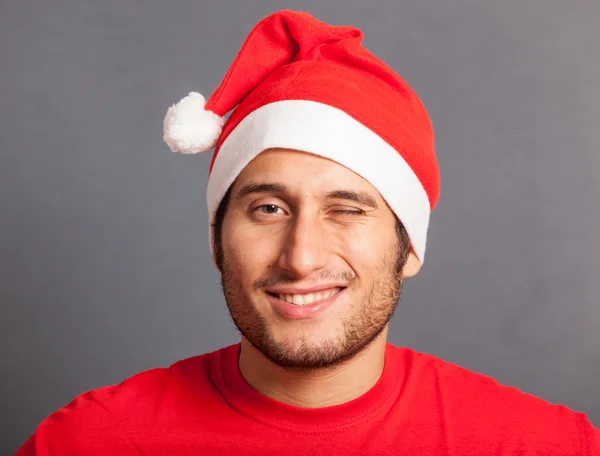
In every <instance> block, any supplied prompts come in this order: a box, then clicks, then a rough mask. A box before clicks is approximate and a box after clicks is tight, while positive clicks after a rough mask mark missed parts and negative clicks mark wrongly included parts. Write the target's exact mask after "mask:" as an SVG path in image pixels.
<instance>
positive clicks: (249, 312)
mask: <svg viewBox="0 0 600 456" xmlns="http://www.w3.org/2000/svg"><path fill="white" fill-rule="evenodd" d="M387 252H399V249H398V247H397V246H396V247H395V248H394V249H389V250H387ZM399 257H400V254H399V253H397V254H396V255H395V256H393V255H390V254H389V253H388V254H386V255H385V257H384V259H383V260H382V262H381V265H382V266H381V268H380V270H379V271H377V273H376V274H374V277H376V280H375V281H374V282H373V283H372V284H371V286H370V287H368V289H366V290H364V291H363V296H362V299H361V300H360V302H354V303H352V305H351V310H350V314H349V316H348V317H346V318H345V319H344V320H343V321H342V328H343V330H342V334H341V335H339V336H337V337H336V338H333V339H327V340H324V341H322V343H321V344H319V345H318V346H314V345H310V344H309V343H308V341H307V340H306V337H303V336H299V337H300V340H295V341H293V342H287V341H277V340H275V339H274V337H273V335H272V333H271V332H270V330H269V325H268V322H267V321H266V319H265V318H264V316H263V315H261V314H260V312H259V311H258V310H257V309H256V308H255V307H254V305H253V304H252V302H251V300H250V299H249V297H248V293H247V292H246V291H244V289H243V287H242V284H241V282H240V280H239V278H238V277H237V276H236V274H234V273H233V272H232V271H231V268H229V267H228V264H227V258H226V255H225V256H224V258H223V264H222V269H221V285H222V288H223V294H224V296H225V301H226V303H227V309H228V310H229V314H230V316H231V319H232V320H233V323H234V324H235V326H236V327H237V329H238V331H239V332H240V334H241V335H242V336H243V337H245V338H246V339H247V340H248V342H250V343H251V344H252V345H253V346H254V347H255V348H256V349H257V350H258V351H259V352H261V353H262V354H263V356H265V357H266V358H267V359H269V360H270V361H271V362H273V363H274V364H276V365H278V366H280V367H282V368H285V369H289V370H312V369H324V368H331V367H334V366H337V365H340V364H343V363H344V362H345V361H348V360H349V359H351V358H353V357H354V356H356V355H357V354H358V353H360V352H361V351H363V350H364V349H365V348H367V347H368V346H369V344H370V343H371V342H372V341H373V340H375V339H376V338H377V336H379V335H380V334H381V333H382V331H383V330H384V329H385V328H386V326H387V324H388V323H389V321H390V320H391V318H392V316H393V315H394V312H395V310H396V307H397V305H398V300H399V298H400V293H401V290H402V274H401V270H402V266H403V264H400V258H399ZM315 278H318V279H320V280H342V281H345V282H346V283H348V285H349V287H348V288H350V286H351V285H352V284H353V283H355V282H356V281H357V280H356V276H355V275H354V274H353V273H349V272H348V271H343V272H341V273H334V272H333V271H329V270H323V271H320V272H319V273H318V274H316V275H315ZM295 280H297V279H294V278H293V277H289V276H285V275H280V276H268V277H261V278H259V279H257V280H256V281H255V282H254V286H253V288H254V289H261V288H267V287H272V286H274V285H277V284H286V283H292V282H294V281H295Z"/></svg>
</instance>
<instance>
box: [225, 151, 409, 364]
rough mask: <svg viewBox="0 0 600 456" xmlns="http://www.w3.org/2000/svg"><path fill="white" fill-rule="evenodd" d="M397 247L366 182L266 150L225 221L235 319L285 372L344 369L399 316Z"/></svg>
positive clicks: (391, 225) (299, 156) (331, 166)
mask: <svg viewBox="0 0 600 456" xmlns="http://www.w3.org/2000/svg"><path fill="white" fill-rule="evenodd" d="M398 242H399V241H398V237H397V234H396V229H395V218H394V214H393V213H392V211H391V210H390V209H389V207H388V206H387V204H386V203H385V201H384V200H383V198H382V197H381V196H380V195H379V193H378V192H377V191H376V190H375V188H374V187H373V186H372V185H371V184H370V183H368V182H367V181H366V180H364V179H363V178H361V177H360V176H358V175H357V174H355V173H354V172H352V171H350V170H349V169H347V168H345V167H344V166H342V165H340V164H338V163H336V162H333V161H331V160H328V159H325V158H321V157H318V156H315V155H312V154H307V153H303V152H296V151H289V150H269V151H265V152H263V153H261V154H260V155H258V156H257V157H256V158H255V159H254V160H253V161H252V162H250V163H249V164H248V165H247V166H246V168H245V169H244V170H243V171H242V173H241V174H240V175H239V176H238V178H237V180H236V182H235V183H234V185H233V187H232V188H231V192H230V200H229V202H228V208H227V212H226V213H225V217H224V220H223V225H222V232H221V246H222V252H223V262H222V270H221V273H222V283H223V291H224V294H225V299H226V301H227V306H228V309H229V312H230V314H231V317H232V319H233V321H234V323H235V324H236V326H237V327H238V329H239V331H240V332H241V333H242V335H243V336H244V337H245V338H246V339H247V340H248V341H249V342H250V343H251V344H252V345H253V346H254V347H256V348H257V349H258V350H259V351H260V352H261V353H263V354H264V355H265V356H266V357H267V358H268V359H270V360H271V361H273V362H274V363H276V364H278V365H280V366H282V367H288V368H296V369H313V368H318V367H326V366H332V365H335V364H339V363H340V362H343V361H345V360H347V359H349V358H351V357H352V356H354V355H355V354H357V353H358V352H360V351H361V350H362V349H363V348H365V347H366V346H367V345H368V344H369V343H370V342H371V341H372V340H373V339H375V338H376V337H377V336H378V335H379V334H381V332H382V331H383V330H384V329H385V328H386V326H387V324H388V322H389V320H390V318H391V316H392V314H393V312H394V309H395V307H396V303H397V301H398V298H399V295H400V289H401V279H402V273H401V271H399V270H398V265H397V261H398V256H399V254H400V250H401V246H399V245H398ZM411 255H413V254H412V253H411ZM409 263H410V264H412V265H413V266H411V267H412V268H413V269H415V266H414V264H415V262H414V261H412V262H410V261H409ZM414 273H416V270H414V271H409V274H406V269H405V271H404V275H414Z"/></svg>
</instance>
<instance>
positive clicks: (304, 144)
mask: <svg viewBox="0 0 600 456" xmlns="http://www.w3.org/2000/svg"><path fill="white" fill-rule="evenodd" d="M361 39H362V34H361V32H360V31H359V30H357V29H355V28H352V27H333V26H330V25H327V24H324V23H322V22H319V21H317V20H316V19H314V18H313V17H311V16H309V15H307V14H304V13H294V12H290V11H282V12H279V13H275V14H273V15H271V16H269V17H268V18H266V19H264V20H263V21H261V22H260V23H259V24H258V25H257V26H256V27H255V28H254V29H253V30H252V32H251V33H250V35H249V36H248V38H247V40H246V42H245V43H244V45H243V46H242V48H241V50H240V52H239V54H238V56H237V58H236V59H235V61H234V63H233V64H232V66H231V68H230V70H229V72H228V73H227V75H226V76H225V78H224V80H223V82H222V84H221V86H220V87H219V88H218V89H217V90H216V91H215V92H214V94H213V95H212V96H211V97H210V98H209V100H208V101H207V102H206V103H205V100H204V98H203V97H202V96H200V95H199V94H196V93H192V94H190V95H189V96H188V97H186V98H184V99H183V100H182V101H181V102H180V103H178V104H177V105H175V106H173V107H172V108H171V109H170V110H169V112H168V113H167V116H166V118H165V140H166V141H167V143H168V144H169V146H170V147H171V149H172V150H173V151H179V152H183V153H198V152H202V151H206V150H210V149H211V148H212V147H215V146H216V148H215V150H216V152H215V155H214V157H213V162H212V164H211V173H210V177H209V182H208V208H209V218H210V222H211V247H212V251H213V254H214V260H215V264H216V266H217V268H218V269H219V271H220V272H221V275H222V285H223V290H224V294H225V298H226V302H227V306H228V309H229V312H230V314H231V317H232V319H233V321H234V323H235V325H236V326H237V328H238V329H239V331H240V333H241V336H242V338H241V343H240V344H236V345H233V346H230V347H227V348H224V349H221V350H218V351H216V352H214V353H208V354H204V355H201V356H197V357H194V358H191V359H186V360H183V361H179V362H177V363H175V364H174V365H172V366H171V367H170V368H169V369H154V370H150V371H147V372H143V373H140V374H137V375H135V376H133V377H131V378H129V379H127V380H125V381H124V382H122V383H121V384H119V385H116V386H109V387H106V388H100V389H97V390H94V391H90V392H88V393H85V394H83V395H81V396H79V397H77V398H76V399H75V400H74V401H73V402H71V403H70V404H69V405H67V406H66V407H64V408H62V409H60V410H58V411H57V412H55V413H53V414H52V415H50V416H49V417H48V418H47V419H46V420H45V421H43V422H42V423H41V424H40V425H39V427H38V428H37V430H36V432H35V434H34V435H33V436H32V437H31V438H30V439H29V440H28V441H27V442H26V443H25V444H24V446H23V447H22V448H21V449H20V450H19V452H18V453H17V454H18V455H37V456H49V455H106V454H110V455H113V456H116V455H142V454H143V455H165V454H172V455H197V454H203V455H212V454H215V455H216V454H244V455H265V454H273V455H274V454H287V455H296V454H298V455H306V454H321V455H340V454H345V455H350V454H356V455H371V454H399V455H446V454H455V455H480V454H494V455H498V454H502V455H508V454H520V455H527V454H531V455H534V454H535V455H599V454H600V430H598V429H595V428H593V427H592V425H591V424H590V422H589V421H588V419H587V418H586V416H585V415H583V414H581V413H575V412H573V411H571V410H569V409H567V408H566V407H564V406H558V405H551V404H549V403H547V402H545V401H543V400H542V399H538V398H536V397H534V396H531V395H528V394H525V393H522V392H520V391H519V390H517V389H515V388H511V387H507V386H503V385H500V384H498V383H497V382H496V381H494V380H493V379H491V378H489V377H486V376H483V375H480V374H476V373H473V372H469V371H467V370H465V369H462V368H460V367H458V366H456V365H453V364H450V363H447V362H444V361H442V360H440V359H437V358H435V357H432V356H429V355H425V354H422V353H417V352H414V351H412V350H410V349H406V348H398V347H394V346H392V345H390V344H387V343H386V337H387V329H388V322H389V321H390V318H391V317H392V314H393V312H394V309H395V307H396V304H397V301H398V298H399V295H400V289H401V285H402V280H403V279H404V278H405V277H411V276H414V275H415V274H417V272H418V271H419V269H420V267H421V264H422V263H423V258H424V253H425V241H426V234H427V227H428V222H429V215H430V212H431V210H432V209H433V207H434V206H435V204H436V201H437V197H438V192H439V173H438V167H437V162H436V158H435V154H434V147H433V144H434V141H433V130H432V127H431V123H430V121H429V118H428V116H427V113H426V111H425V109H424V108H423V106H422V104H421V102H420V101H419V99H418V97H417V96H416V94H415V93H414V92H413V91H412V90H411V88H410V87H409V86H408V85H407V84H406V83H405V82H404V81H403V80H402V79H401V78H400V77H399V76H398V75H396V74H395V73H394V72H393V71H392V70H391V69H390V68H389V67H387V66H386V65H385V64H384V63H383V62H381V61H380V60H378V59H377V58H376V57H374V56H373V55H372V54H370V53H369V52H367V51H366V50H365V49H364V48H363V47H362V46H361V44H360V43H361ZM232 110H233V112H232V114H231V116H230V117H229V119H228V120H227V121H226V122H225V121H224V120H223V117H222V116H224V115H225V114H226V113H228V112H229V111H232Z"/></svg>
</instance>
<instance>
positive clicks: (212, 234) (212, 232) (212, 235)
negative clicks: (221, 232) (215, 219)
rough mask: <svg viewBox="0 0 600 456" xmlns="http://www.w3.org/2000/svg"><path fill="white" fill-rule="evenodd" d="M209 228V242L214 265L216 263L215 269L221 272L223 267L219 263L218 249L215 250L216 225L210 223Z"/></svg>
mask: <svg viewBox="0 0 600 456" xmlns="http://www.w3.org/2000/svg"><path fill="white" fill-rule="evenodd" d="M208 230H209V234H208V242H209V245H210V253H211V257H212V261H213V265H214V267H215V269H216V270H217V272H219V273H220V272H221V268H219V265H218V264H217V255H216V250H215V227H214V225H210V226H209V227H208Z"/></svg>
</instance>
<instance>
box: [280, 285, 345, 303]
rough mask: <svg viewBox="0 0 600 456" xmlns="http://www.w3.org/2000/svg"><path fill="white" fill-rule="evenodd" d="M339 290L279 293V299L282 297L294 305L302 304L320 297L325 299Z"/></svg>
mask: <svg viewBox="0 0 600 456" xmlns="http://www.w3.org/2000/svg"><path fill="white" fill-rule="evenodd" d="M338 291H339V288H331V289H329V290H324V291H319V292H318V293H306V294H293V295H290V294H279V295H278V297H279V299H282V300H284V301H286V302H289V303H290V304H294V305H296V306H303V305H305V304H312V303H313V302H316V301H320V300H321V299H327V298H329V297H330V296H333V295H334V294H335V293H337V292H338Z"/></svg>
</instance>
